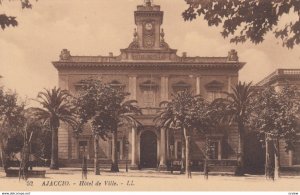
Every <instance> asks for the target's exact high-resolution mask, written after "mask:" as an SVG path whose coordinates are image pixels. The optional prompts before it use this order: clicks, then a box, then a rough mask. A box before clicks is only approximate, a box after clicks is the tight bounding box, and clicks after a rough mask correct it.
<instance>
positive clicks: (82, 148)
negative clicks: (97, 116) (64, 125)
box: [79, 141, 88, 159]
mask: <svg viewBox="0 0 300 195" xmlns="http://www.w3.org/2000/svg"><path fill="white" fill-rule="evenodd" d="M87 153H88V142H87V141H79V159H83V157H84V156H85V157H87V155H88V154H87Z"/></svg>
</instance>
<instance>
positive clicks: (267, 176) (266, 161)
mask: <svg viewBox="0 0 300 195" xmlns="http://www.w3.org/2000/svg"><path fill="white" fill-rule="evenodd" d="M265 139H266V141H265V143H266V157H265V176H266V179H268V178H270V176H269V173H270V172H269V169H270V156H269V141H268V140H267V135H266V138H265Z"/></svg>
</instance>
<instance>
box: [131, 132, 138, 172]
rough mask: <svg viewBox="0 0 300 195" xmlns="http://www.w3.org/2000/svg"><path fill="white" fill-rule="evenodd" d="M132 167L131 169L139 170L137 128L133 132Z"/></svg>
mask: <svg viewBox="0 0 300 195" xmlns="http://www.w3.org/2000/svg"><path fill="white" fill-rule="evenodd" d="M131 131H132V132H131V166H130V169H138V166H137V163H136V128H134V127H133V128H132V130H131Z"/></svg>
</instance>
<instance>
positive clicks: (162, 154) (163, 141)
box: [159, 128, 167, 170]
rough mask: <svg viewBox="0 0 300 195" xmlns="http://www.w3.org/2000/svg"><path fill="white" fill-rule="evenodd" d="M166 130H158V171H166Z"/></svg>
mask: <svg viewBox="0 0 300 195" xmlns="http://www.w3.org/2000/svg"><path fill="white" fill-rule="evenodd" d="M166 169H167V165H166V130H165V128H162V129H161V130H160V162H159V170H166Z"/></svg>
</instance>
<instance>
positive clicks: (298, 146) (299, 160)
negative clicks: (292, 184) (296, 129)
mask: <svg viewBox="0 0 300 195" xmlns="http://www.w3.org/2000/svg"><path fill="white" fill-rule="evenodd" d="M293 165H300V142H296V143H295V150H294V151H293Z"/></svg>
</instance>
